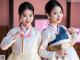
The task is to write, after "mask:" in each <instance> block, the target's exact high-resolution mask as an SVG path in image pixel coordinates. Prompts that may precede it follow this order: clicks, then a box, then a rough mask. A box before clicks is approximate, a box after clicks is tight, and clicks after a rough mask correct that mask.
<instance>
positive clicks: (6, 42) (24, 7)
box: [1, 2, 41, 60]
mask: <svg viewBox="0 0 80 60" xmlns="http://www.w3.org/2000/svg"><path fill="white" fill-rule="evenodd" d="M18 13H19V19H20V20H19V21H20V26H19V27H15V28H12V29H11V30H10V31H9V32H8V34H7V35H6V36H5V37H4V38H3V40H2V42H1V49H2V50H6V49H8V48H9V47H10V46H11V47H12V53H11V54H10V56H9V57H8V59H7V60H41V59H40V56H39V55H38V48H39V45H40V41H41V34H40V32H39V31H38V30H36V29H35V28H34V27H32V25H31V23H32V21H33V18H34V7H33V6H32V4H31V3H29V2H23V3H22V4H21V5H20V6H19V10H18Z"/></svg>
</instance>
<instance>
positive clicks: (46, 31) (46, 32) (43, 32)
mask: <svg viewBox="0 0 80 60" xmlns="http://www.w3.org/2000/svg"><path fill="white" fill-rule="evenodd" d="M41 34H42V35H46V36H47V35H51V31H50V28H49V27H47V28H45V29H44V30H43V31H42V32H41Z"/></svg>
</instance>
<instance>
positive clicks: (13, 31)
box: [9, 27, 19, 35]
mask: <svg viewBox="0 0 80 60" xmlns="http://www.w3.org/2000/svg"><path fill="white" fill-rule="evenodd" d="M17 32H19V27H13V28H12V29H10V30H9V33H10V34H11V35H14V34H15V33H17Z"/></svg>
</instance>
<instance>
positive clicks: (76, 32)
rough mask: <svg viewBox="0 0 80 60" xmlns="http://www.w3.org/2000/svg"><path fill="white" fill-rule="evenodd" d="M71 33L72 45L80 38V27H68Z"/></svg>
mask: <svg viewBox="0 0 80 60" xmlns="http://www.w3.org/2000/svg"><path fill="white" fill-rule="evenodd" d="M68 31H69V33H70V35H71V43H72V45H74V44H75V43H76V42H77V41H78V40H79V39H80V38H79V37H80V33H79V31H80V30H79V29H78V28H77V29H76V28H74V27H70V28H69V29H68Z"/></svg>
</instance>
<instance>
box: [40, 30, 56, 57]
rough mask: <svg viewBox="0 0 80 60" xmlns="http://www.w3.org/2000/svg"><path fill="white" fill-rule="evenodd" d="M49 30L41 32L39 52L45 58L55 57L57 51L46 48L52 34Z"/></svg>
mask: <svg viewBox="0 0 80 60" xmlns="http://www.w3.org/2000/svg"><path fill="white" fill-rule="evenodd" d="M48 33H49V32H44V31H43V32H42V34H41V45H40V48H39V54H40V56H41V57H43V58H48V59H52V58H53V57H55V52H52V51H48V50H47V49H46V48H47V46H48V42H49V40H50V35H49V34H48Z"/></svg>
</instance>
